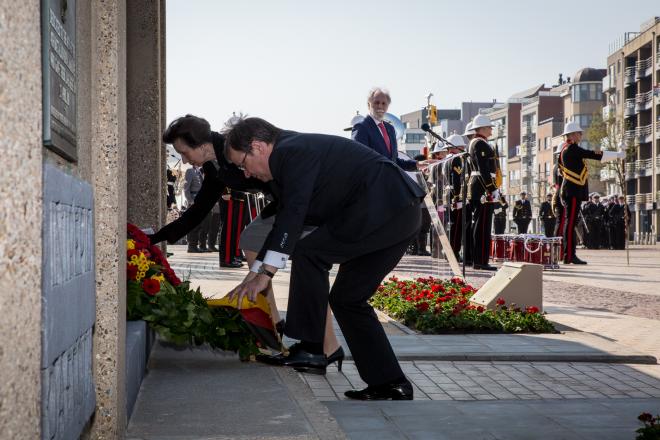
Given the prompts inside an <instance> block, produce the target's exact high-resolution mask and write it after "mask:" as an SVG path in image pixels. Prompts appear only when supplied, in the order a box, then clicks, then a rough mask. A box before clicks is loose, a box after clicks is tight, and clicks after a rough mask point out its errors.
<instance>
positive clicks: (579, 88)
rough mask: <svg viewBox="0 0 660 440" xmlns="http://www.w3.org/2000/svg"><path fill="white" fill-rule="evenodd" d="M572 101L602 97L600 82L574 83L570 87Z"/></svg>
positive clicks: (596, 99) (595, 99) (599, 98)
mask: <svg viewBox="0 0 660 440" xmlns="http://www.w3.org/2000/svg"><path fill="white" fill-rule="evenodd" d="M571 97H572V98H573V102H582V101H600V100H601V99H603V85H602V84H576V85H574V86H573V87H572V89H571Z"/></svg>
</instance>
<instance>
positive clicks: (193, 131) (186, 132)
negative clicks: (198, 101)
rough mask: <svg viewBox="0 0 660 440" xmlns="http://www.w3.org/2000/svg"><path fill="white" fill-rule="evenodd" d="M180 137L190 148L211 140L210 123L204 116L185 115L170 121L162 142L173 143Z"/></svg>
mask: <svg viewBox="0 0 660 440" xmlns="http://www.w3.org/2000/svg"><path fill="white" fill-rule="evenodd" d="M178 138H181V139H182V140H183V141H184V142H185V143H186V144H187V145H188V146H189V147H190V148H198V147H199V146H201V145H202V144H204V143H206V142H211V125H210V124H209V123H208V121H207V120H206V119H204V118H200V117H197V116H193V115H185V116H182V117H180V118H177V119H175V120H174V121H172V122H171V123H170V125H169V127H167V130H165V133H163V142H165V143H166V144H173V143H174V141H175V140H176V139H178Z"/></svg>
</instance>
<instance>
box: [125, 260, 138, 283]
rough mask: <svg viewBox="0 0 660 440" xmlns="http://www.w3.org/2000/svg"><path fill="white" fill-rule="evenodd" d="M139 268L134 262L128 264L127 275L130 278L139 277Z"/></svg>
mask: <svg viewBox="0 0 660 440" xmlns="http://www.w3.org/2000/svg"><path fill="white" fill-rule="evenodd" d="M137 273H138V268H137V266H135V265H134V264H127V265H126V276H127V277H128V279H129V280H135V278H137Z"/></svg>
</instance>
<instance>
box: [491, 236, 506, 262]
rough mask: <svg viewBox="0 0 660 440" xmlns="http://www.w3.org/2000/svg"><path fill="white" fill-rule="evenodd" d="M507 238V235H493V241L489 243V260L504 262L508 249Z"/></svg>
mask: <svg viewBox="0 0 660 440" xmlns="http://www.w3.org/2000/svg"><path fill="white" fill-rule="evenodd" d="M507 238H508V235H507V234H499V235H493V240H492V241H491V243H490V258H491V259H492V260H493V261H506V259H507V258H506V257H507V249H508V241H507Z"/></svg>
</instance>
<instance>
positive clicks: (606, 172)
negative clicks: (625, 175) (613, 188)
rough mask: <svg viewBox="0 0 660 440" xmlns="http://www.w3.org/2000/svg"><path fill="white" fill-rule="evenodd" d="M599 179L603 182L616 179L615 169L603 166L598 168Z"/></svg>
mask: <svg viewBox="0 0 660 440" xmlns="http://www.w3.org/2000/svg"><path fill="white" fill-rule="evenodd" d="M600 180H602V181H603V182H607V181H610V180H616V171H615V170H613V169H612V168H603V169H602V170H600Z"/></svg>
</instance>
